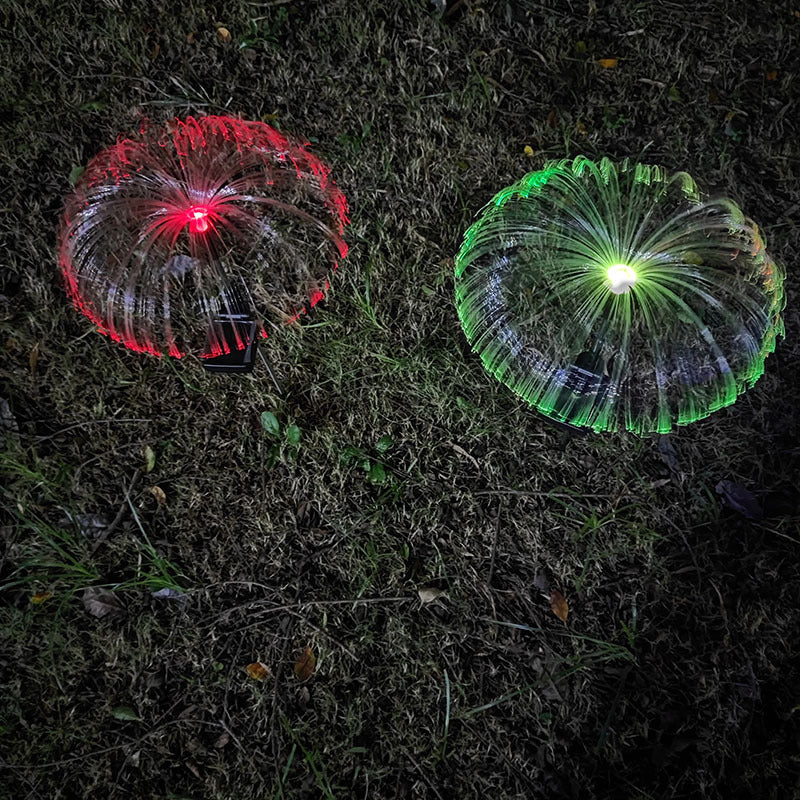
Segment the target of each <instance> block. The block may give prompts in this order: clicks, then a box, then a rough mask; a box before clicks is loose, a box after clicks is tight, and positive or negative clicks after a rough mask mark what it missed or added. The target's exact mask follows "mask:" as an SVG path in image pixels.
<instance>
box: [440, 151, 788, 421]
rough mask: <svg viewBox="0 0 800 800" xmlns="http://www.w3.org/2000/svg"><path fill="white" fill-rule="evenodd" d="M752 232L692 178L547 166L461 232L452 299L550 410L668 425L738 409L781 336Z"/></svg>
mask: <svg viewBox="0 0 800 800" xmlns="http://www.w3.org/2000/svg"><path fill="white" fill-rule="evenodd" d="M783 278H784V275H783V270H782V269H781V268H780V267H779V265H777V264H776V263H775V262H774V261H773V260H772V259H771V258H770V256H769V255H768V254H767V253H766V252H765V249H764V240H763V238H762V236H761V234H760V233H759V230H758V226H757V225H756V224H755V223H754V222H753V221H752V220H750V219H748V218H747V217H745V216H744V214H743V213H742V211H741V210H740V209H739V207H738V206H737V205H736V204H735V203H734V202H733V201H731V200H728V199H707V198H705V197H703V196H701V193H700V191H699V189H698V187H697V185H696V184H695V182H694V180H692V178H691V177H690V176H689V175H688V174H687V173H685V172H677V173H674V174H669V173H668V172H667V171H666V170H665V169H664V168H662V167H659V166H651V165H646V164H638V163H631V162H629V161H627V160H626V161H623V162H621V163H620V164H616V165H615V164H614V163H612V162H611V161H609V160H608V159H605V158H604V159H602V160H601V161H599V162H597V163H596V162H593V161H590V160H589V159H587V158H585V157H583V156H581V157H578V158H576V159H574V160H571V161H569V160H561V161H551V162H548V163H547V164H546V165H545V167H544V168H543V169H542V170H540V171H539V172H533V173H530V174H529V175H526V176H525V177H524V178H522V180H520V181H518V182H517V183H515V184H513V185H512V186H510V187H508V188H506V189H503V190H502V191H501V192H499V193H498V194H497V195H496V196H495V197H494V198H493V199H492V200H491V202H490V203H489V204H488V205H487V206H486V207H485V208H484V210H483V212H482V214H481V215H480V217H479V218H478V220H477V221H476V222H475V223H474V224H473V225H472V226H471V227H470V228H469V230H468V231H467V232H466V234H465V236H464V241H463V243H462V246H461V249H460V251H459V253H458V256H457V258H456V268H455V279H456V305H457V308H458V313H459V316H460V319H461V323H462V325H463V328H464V331H465V333H466V336H467V339H468V340H469V343H470V345H471V346H472V349H473V350H474V351H475V352H477V353H478V354H479V355H480V358H481V360H482V361H483V364H484V366H485V368H486V369H487V370H488V371H489V372H490V373H492V374H493V375H494V376H495V377H496V378H498V379H499V380H500V381H502V382H503V383H504V384H506V385H507V386H509V387H510V388H511V389H512V390H513V391H514V392H516V393H517V394H518V395H520V396H521V397H522V398H523V399H524V400H526V401H527V402H529V403H530V404H532V405H533V406H534V407H535V408H536V409H538V410H539V411H540V412H541V413H543V414H545V415H546V416H548V417H551V418H553V419H556V420H558V421H562V422H565V423H567V424H570V425H573V426H576V427H581V428H589V429H592V430H595V431H616V430H625V429H627V430H629V431H633V432H635V433H638V434H645V433H651V432H656V431H657V432H661V433H666V432H667V431H669V430H671V429H672V428H673V426H674V425H685V424H688V423H691V422H693V421H695V420H698V419H701V418H703V417H706V416H708V415H709V414H711V413H712V412H714V411H716V410H717V409H720V408H722V407H723V406H727V405H730V404H731V403H733V402H734V401H735V400H736V398H737V396H738V395H739V394H740V393H741V392H743V391H745V390H746V389H748V388H749V387H751V386H752V385H753V384H754V383H755V382H756V380H757V379H758V378H759V376H760V375H761V374H762V373H763V371H764V360H765V358H766V357H767V355H768V354H769V353H771V352H772V351H773V350H774V349H775V343H776V338H777V336H778V335H783V333H784V328H783V323H782V320H781V317H780V313H781V311H782V309H783V306H784V295H783Z"/></svg>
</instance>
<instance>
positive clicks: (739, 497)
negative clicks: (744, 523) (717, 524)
mask: <svg viewBox="0 0 800 800" xmlns="http://www.w3.org/2000/svg"><path fill="white" fill-rule="evenodd" d="M715 488H716V490H717V494H718V495H721V496H722V501H723V503H725V505H726V506H730V508H732V509H733V510H734V511H738V512H739V513H740V514H741V515H742V516H743V517H745V518H746V519H761V518H762V517H763V516H764V511H763V510H762V508H761V504H760V503H759V502H758V500H757V499H756V496H755V495H754V494H753V493H752V492H751V491H750V490H749V489H745V488H744V486H742V485H741V484H738V483H736V482H735V481H727V480H725V481H720V482H719V483H718V484H717V485H716V487H715Z"/></svg>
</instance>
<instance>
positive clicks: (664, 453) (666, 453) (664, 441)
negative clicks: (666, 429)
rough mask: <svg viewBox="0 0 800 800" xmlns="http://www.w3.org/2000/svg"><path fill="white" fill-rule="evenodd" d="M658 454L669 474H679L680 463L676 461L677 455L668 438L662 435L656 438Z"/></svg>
mask: <svg viewBox="0 0 800 800" xmlns="http://www.w3.org/2000/svg"><path fill="white" fill-rule="evenodd" d="M658 452H659V453H660V454H661V458H662V459H663V460H664V463H665V464H666V465H667V469H669V471H670V472H680V468H681V467H680V463H679V461H678V453H677V451H676V450H675V448H674V447H673V445H672V441H671V440H670V438H669V436H667V435H666V434H663V435H661V436H659V437H658Z"/></svg>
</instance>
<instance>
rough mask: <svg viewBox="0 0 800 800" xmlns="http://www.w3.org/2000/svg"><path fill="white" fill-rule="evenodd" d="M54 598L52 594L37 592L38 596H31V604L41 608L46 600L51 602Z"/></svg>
mask: <svg viewBox="0 0 800 800" xmlns="http://www.w3.org/2000/svg"><path fill="white" fill-rule="evenodd" d="M52 596H53V593H52V592H36V594H34V595H32V596H31V603H33V604H34V605H35V606H40V605H41V604H42V603H44V602H45V601H46V600H49V599H50V598H51V597H52Z"/></svg>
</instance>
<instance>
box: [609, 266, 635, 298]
mask: <svg viewBox="0 0 800 800" xmlns="http://www.w3.org/2000/svg"><path fill="white" fill-rule="evenodd" d="M606 277H607V278H608V280H609V283H610V284H611V287H610V288H611V291H612V292H613V293H614V294H624V293H625V292H629V291H630V289H631V286H633V284H634V283H636V272H635V270H633V269H631V268H630V267H629V266H628V265H627V264H614V265H613V266H611V267H609V268H608V269H607V270H606Z"/></svg>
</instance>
